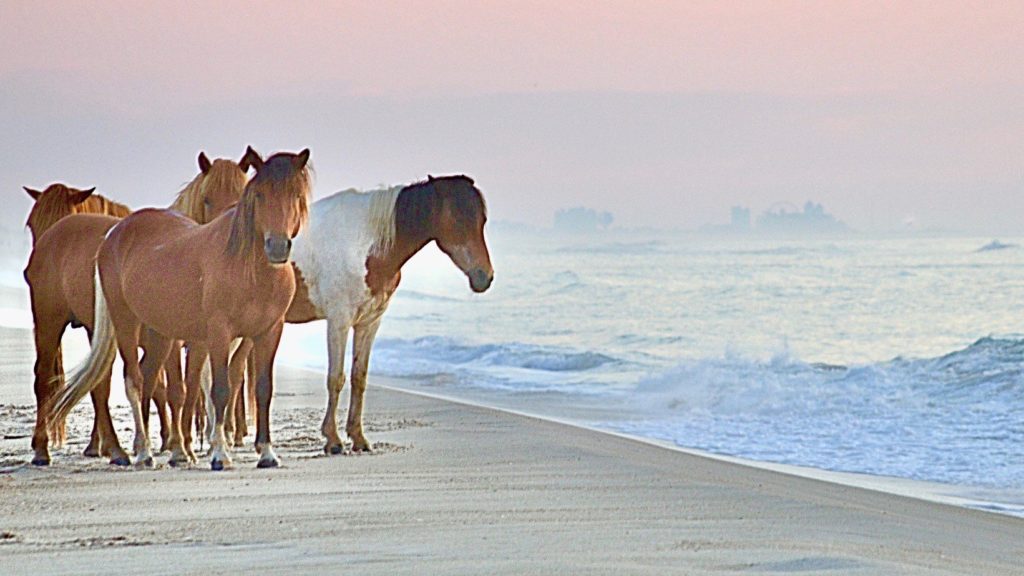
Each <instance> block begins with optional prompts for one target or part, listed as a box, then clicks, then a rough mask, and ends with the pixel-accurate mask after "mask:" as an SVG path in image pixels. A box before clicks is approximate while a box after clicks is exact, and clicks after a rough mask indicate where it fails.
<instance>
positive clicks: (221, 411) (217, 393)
mask: <svg viewBox="0 0 1024 576" xmlns="http://www.w3.org/2000/svg"><path fill="white" fill-rule="evenodd" d="M207 345H208V347H209V352H210V366H211V371H212V372H213V385H212V386H211V389H210V400H211V401H212V403H213V406H212V410H208V414H209V415H210V418H211V419H212V420H213V431H212V433H211V434H210V468H211V469H213V470H223V469H224V468H229V467H231V453H230V450H229V449H228V443H227V438H226V437H225V436H224V419H225V417H226V416H227V410H228V400H229V399H230V396H231V383H230V382H228V353H229V351H230V350H229V348H230V346H231V339H230V338H216V337H215V338H211V339H210V341H209V342H208V344H207Z"/></svg>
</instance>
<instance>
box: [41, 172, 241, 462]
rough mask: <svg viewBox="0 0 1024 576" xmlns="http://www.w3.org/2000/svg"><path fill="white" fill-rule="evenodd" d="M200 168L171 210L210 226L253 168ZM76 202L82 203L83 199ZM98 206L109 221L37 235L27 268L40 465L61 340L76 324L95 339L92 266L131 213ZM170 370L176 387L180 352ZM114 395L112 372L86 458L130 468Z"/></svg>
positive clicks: (166, 428) (91, 218)
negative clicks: (114, 414)
mask: <svg viewBox="0 0 1024 576" xmlns="http://www.w3.org/2000/svg"><path fill="white" fill-rule="evenodd" d="M199 169H200V171H199V174H198V175H197V176H196V177H195V178H193V180H192V181H191V182H190V183H188V184H187V185H186V186H185V187H184V188H183V189H182V190H181V191H180V192H178V194H177V196H176V197H175V200H174V202H173V203H172V204H171V208H172V209H174V210H177V211H179V212H181V213H183V214H185V215H186V216H188V217H189V218H192V219H193V220H196V221H197V222H200V223H203V222H208V221H210V220H211V219H212V218H213V217H214V216H215V215H217V214H219V213H220V212H223V211H224V210H227V209H228V208H229V207H230V206H232V205H234V204H235V203H236V202H237V201H238V198H239V197H240V196H241V194H242V188H243V187H244V186H245V172H246V171H247V170H248V166H245V165H239V164H235V163H234V162H232V161H230V160H221V159H219V160H215V161H213V162H211V161H210V160H209V159H208V158H207V157H206V154H205V153H202V152H200V154H199ZM51 188H52V187H51ZM73 196H74V197H75V198H76V199H77V198H78V197H80V196H81V195H80V194H78V195H73ZM40 198H41V199H40V200H38V201H37V203H36V206H37V207H41V206H43V204H42V203H43V202H44V198H43V197H42V196H41V197H40ZM91 198H96V197H95V196H91ZM96 199H97V200H100V199H99V198H96ZM83 204H86V203H85V202H79V203H78V204H77V205H78V206H81V205H83ZM97 205H100V206H104V207H107V208H108V211H109V213H110V215H101V214H86V213H77V214H69V215H67V217H65V218H63V219H61V220H60V221H58V222H57V223H56V224H54V225H52V226H51V227H50V228H48V229H47V230H46V231H45V232H42V233H41V234H40V235H39V240H38V242H36V243H35V245H34V246H33V249H32V254H31V256H30V257H29V262H28V265H27V266H26V268H25V279H26V281H27V282H28V285H29V295H30V297H31V301H32V314H33V318H34V325H35V345H36V369H35V393H36V401H37V415H36V427H35V431H34V433H33V437H32V447H33V450H34V452H35V454H34V456H33V458H32V463H33V464H34V465H37V466H44V465H47V464H49V463H50V455H49V450H48V446H47V444H48V441H47V440H48V439H47V435H46V429H47V424H48V422H47V418H46V409H45V406H46V404H47V403H48V402H49V401H50V400H51V398H52V397H53V396H54V393H55V390H56V388H57V387H59V382H60V380H61V379H62V378H63V376H64V370H63V367H62V366H61V349H60V342H61V337H62V336H63V334H64V330H65V329H66V328H67V326H68V325H71V326H72V327H76V328H77V327H84V328H85V329H86V332H87V334H88V335H89V338H90V339H91V338H92V334H93V300H94V297H95V291H94V285H93V267H94V264H95V257H96V251H97V249H98V248H99V245H100V243H101V242H102V241H103V238H104V236H105V235H106V233H107V231H108V230H109V229H110V228H111V227H113V226H114V224H116V223H117V222H118V221H119V220H120V219H121V218H122V217H124V216H127V215H128V214H129V213H130V210H129V209H128V208H127V207H126V206H123V205H121V204H117V203H114V202H110V201H109V200H106V199H102V201H101V202H99V203H97ZM36 212H37V209H36V208H34V209H33V214H30V215H29V221H30V222H33V221H34V222H35V223H36V224H41V223H43V222H44V220H45V219H44V218H43V216H42V215H41V214H36ZM46 212H47V213H50V214H54V213H55V211H54V210H51V209H47V210H46ZM171 360H173V357H172V358H171ZM168 364H169V365H168V370H167V375H168V378H170V379H172V380H173V379H174V378H175V376H176V377H177V379H178V380H180V379H181V367H180V353H179V355H178V362H177V363H175V362H173V361H171V362H169V363H168ZM109 395H110V382H109V373H108V374H107V381H106V382H104V383H102V384H101V385H100V386H98V387H97V388H96V390H95V391H94V392H93V405H94V407H95V417H94V421H93V431H92V434H91V435H90V441H89V445H88V446H87V447H86V449H85V455H86V456H99V455H100V454H105V455H108V456H110V457H111V461H112V462H113V463H115V464H121V465H127V464H128V462H129V461H128V457H127V455H126V454H125V453H124V450H123V449H121V446H120V444H119V443H118V440H117V435H116V434H115V432H114V429H113V423H112V421H111V419H110V412H109V408H108V404H107V401H108V398H109ZM162 403H163V402H162V400H161V401H158V402H157V408H158V412H159V413H160V417H161V418H160V420H161V436H162V437H165V438H164V440H165V443H166V440H167V439H166V436H167V434H168V433H169V432H170V425H169V423H168V422H167V419H166V417H165V409H164V406H163V405H162ZM147 407H148V404H147ZM147 413H148V409H147Z"/></svg>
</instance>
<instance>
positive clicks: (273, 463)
mask: <svg viewBox="0 0 1024 576" xmlns="http://www.w3.org/2000/svg"><path fill="white" fill-rule="evenodd" d="M280 465H281V462H280V461H278V460H277V458H271V459H269V460H260V461H259V462H257V463H256V467H257V468H277V467H278V466H280Z"/></svg>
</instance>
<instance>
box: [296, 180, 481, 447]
mask: <svg viewBox="0 0 1024 576" xmlns="http://www.w3.org/2000/svg"><path fill="white" fill-rule="evenodd" d="M486 221H487V209H486V205H485V203H484V199H483V195H482V194H481V193H480V190H478V189H477V188H476V185H475V184H474V182H473V180H472V179H470V178H469V177H467V176H446V177H441V178H434V177H432V176H430V177H428V178H427V180H426V181H424V182H419V183H416V184H412V185H409V186H406V187H404V188H401V189H397V188H392V189H389V190H379V191H375V192H369V193H359V192H339V193H337V194H334V195H332V196H328V197H327V198H323V199H321V200H318V201H317V202H315V203H314V204H313V206H312V208H311V209H310V224H309V228H307V229H306V230H305V231H303V232H302V233H301V234H300V235H299V236H298V237H297V238H296V239H295V251H294V261H295V268H296V276H297V278H298V279H299V285H298V289H297V291H296V294H295V300H294V301H293V302H292V305H291V307H290V308H289V310H288V315H287V317H286V318H287V321H288V322H292V323H303V322H310V321H312V320H323V319H326V320H327V351H328V376H327V413H326V415H325V416H324V422H323V426H322V427H321V432H322V433H323V435H324V437H325V438H326V439H327V444H326V445H325V447H324V451H325V452H327V453H328V454H340V453H341V452H342V441H341V438H340V437H339V436H338V426H337V423H336V413H337V409H338V397H339V395H340V393H341V390H342V388H343V387H344V386H345V366H344V360H345V344H346V340H347V339H348V332H349V330H352V331H353V338H352V341H353V347H354V350H353V354H352V392H351V396H350V401H349V409H348V422H347V425H346V427H345V429H346V432H347V433H348V436H349V438H351V439H352V450H353V451H356V452H359V451H370V449H371V446H370V443H369V442H368V441H367V440H366V437H365V436H364V435H363V419H362V412H363V395H364V394H365V391H366V373H367V366H368V364H369V360H370V348H371V347H372V346H373V340H374V337H375V336H376V334H377V328H378V327H379V326H380V321H381V317H382V315H383V314H384V311H385V310H386V309H387V306H388V302H389V301H390V300H391V296H392V295H393V294H394V292H395V289H396V288H397V287H398V282H399V280H400V279H401V269H402V265H403V264H405V262H406V261H407V260H409V258H411V257H412V256H413V255H414V254H416V253H417V252H419V250H420V249H421V248H423V247H424V246H426V245H427V244H428V243H430V242H435V243H436V244H437V246H438V248H440V249H441V251H442V252H444V253H445V254H447V255H448V257H449V258H451V260H452V262H453V263H454V264H455V265H456V266H458V267H459V269H461V270H462V271H463V272H464V273H465V274H466V276H467V277H468V278H469V285H470V288H472V290H473V291H474V292H483V291H485V290H487V289H488V288H489V287H490V285H491V281H492V280H493V279H494V269H493V268H492V267H491V258H490V254H489V253H488V251H487V244H486V242H485V241H484V223H485V222H486Z"/></svg>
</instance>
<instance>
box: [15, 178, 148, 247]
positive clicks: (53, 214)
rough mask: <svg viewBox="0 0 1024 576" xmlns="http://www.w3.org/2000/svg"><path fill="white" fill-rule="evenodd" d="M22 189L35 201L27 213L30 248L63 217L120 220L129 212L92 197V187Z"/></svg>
mask: <svg viewBox="0 0 1024 576" xmlns="http://www.w3.org/2000/svg"><path fill="white" fill-rule="evenodd" d="M23 188H24V189H25V192H28V195H29V196H31V197H32V199H33V200H34V201H35V203H34V204H32V210H31V211H29V213H28V220H27V221H26V222H25V225H26V226H28V229H29V231H30V232H31V233H32V246H35V245H36V242H38V241H39V237H40V236H42V235H43V233H44V232H46V231H47V230H49V229H50V227H51V226H53V225H54V224H56V223H57V222H58V221H59V220H60V219H61V218H63V217H65V216H68V215H71V214H109V215H111V216H116V217H118V218H123V217H125V216H127V215H128V214H130V213H131V208H128V207H127V206H125V205H124V204H118V203H117V202H114V201H113V200H111V199H109V198H106V197H105V196H101V195H100V194H94V192H95V191H96V187H95V186H94V187H92V188H89V189H88V190H81V189H78V188H72V187H70V186H68V185H66V184H61V183H59V182H57V183H54V184H50V185H49V186H47V187H46V190H43V191H42V192H40V191H39V190H35V189H33V188H29V187H28V186H23Z"/></svg>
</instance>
